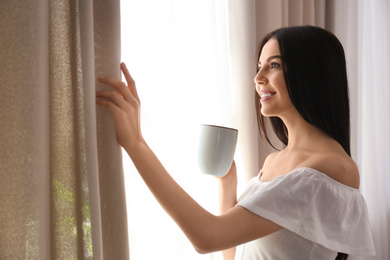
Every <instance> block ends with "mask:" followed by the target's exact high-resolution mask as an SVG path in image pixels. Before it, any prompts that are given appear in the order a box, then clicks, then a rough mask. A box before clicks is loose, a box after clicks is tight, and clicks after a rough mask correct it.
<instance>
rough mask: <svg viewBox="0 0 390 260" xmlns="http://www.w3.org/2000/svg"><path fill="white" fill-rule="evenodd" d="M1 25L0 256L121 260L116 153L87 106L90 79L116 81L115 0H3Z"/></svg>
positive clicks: (101, 121)
mask: <svg viewBox="0 0 390 260" xmlns="http://www.w3.org/2000/svg"><path fill="white" fill-rule="evenodd" d="M0 24H1V26H0V35H1V38H0V61H1V63H0V79H1V81H0V109H1V112H0V124H1V126H0V149H1V150H0V198H1V201H0V259H128V258H129V257H128V255H129V253H128V238H127V222H126V203H125V196H124V185H123V173H122V164H121V154H120V149H119V146H118V144H117V142H116V138H115V132H114V128H113V124H112V121H111V118H110V115H109V114H108V113H107V112H106V111H104V110H102V109H100V108H98V109H97V110H96V106H95V85H96V84H97V83H96V82H95V78H96V76H97V75H99V74H100V75H101V74H104V75H108V76H114V77H118V78H119V77H120V71H119V62H120V24H119V1H113V0H112V1H103V0H97V1H78V0H67V1H62V0H52V1H27V0H26V1H1V3H0ZM103 87H104V86H100V85H96V88H99V89H101V88H103Z"/></svg>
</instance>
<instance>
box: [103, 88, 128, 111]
mask: <svg viewBox="0 0 390 260" xmlns="http://www.w3.org/2000/svg"><path fill="white" fill-rule="evenodd" d="M96 97H97V98H98V99H100V100H101V99H102V98H103V99H109V100H110V101H111V103H112V102H113V103H115V105H116V106H118V107H122V108H123V107H125V106H126V104H127V103H126V101H125V100H124V99H123V97H122V95H121V94H120V93H118V92H117V91H111V90H103V91H99V92H96Z"/></svg>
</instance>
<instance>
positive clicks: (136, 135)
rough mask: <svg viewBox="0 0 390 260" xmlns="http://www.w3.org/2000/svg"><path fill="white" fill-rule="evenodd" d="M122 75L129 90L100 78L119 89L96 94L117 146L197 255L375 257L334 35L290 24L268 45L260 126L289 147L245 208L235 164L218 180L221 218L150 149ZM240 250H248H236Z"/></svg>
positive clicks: (261, 67)
mask: <svg viewBox="0 0 390 260" xmlns="http://www.w3.org/2000/svg"><path fill="white" fill-rule="evenodd" d="M121 69H122V71H123V73H124V76H125V78H126V81H127V85H126V84H125V83H123V82H121V81H119V80H116V79H113V78H106V77H103V78H99V81H100V82H102V83H105V84H108V85H110V86H112V87H113V88H114V89H113V90H110V91H101V92H98V93H97V98H98V99H97V104H99V105H102V106H104V107H106V108H107V109H108V110H109V111H110V112H111V113H112V115H113V117H114V120H115V125H116V131H117V137H118V141H119V143H120V144H121V145H122V146H123V147H124V149H125V150H126V151H127V153H128V154H129V156H130V157H131V159H132V161H133V163H134V165H135V166H136V168H137V170H138V172H139V173H140V175H141V176H142V178H143V179H144V181H145V183H146V184H147V185H148V187H149V189H150V190H151V192H152V193H153V194H154V196H155V197H156V199H157V200H158V201H159V203H160V204H161V205H162V207H163V208H164V209H165V210H166V212H167V213H168V214H169V215H170V216H171V217H172V218H173V219H174V220H175V222H176V223H177V224H178V225H179V226H180V228H181V229H182V230H183V232H184V233H185V235H186V236H187V237H188V239H189V240H190V241H191V243H192V244H193V245H194V247H195V249H196V250H197V251H198V252H200V253H208V252H214V251H220V250H224V256H225V259H234V255H236V259H300V260H302V259H335V258H336V256H337V255H338V256H337V257H338V259H343V258H345V257H346V255H345V254H357V255H370V254H373V253H374V249H373V244H372V238H371V231H370V224H369V220H368V216H367V215H368V214H367V209H366V205H365V201H364V199H363V197H362V196H361V194H360V192H359V190H358V188H359V173H358V169H357V167H356V165H355V163H354V162H353V160H352V159H351V157H350V148H349V104H348V102H349V101H348V86H347V77H346V69H345V58H344V51H343V48H342V46H341V44H340V42H339V41H338V40H337V38H336V37H335V36H333V35H332V34H331V33H329V32H327V31H325V30H323V29H320V28H316V27H311V26H305V27H290V28H282V29H279V30H277V31H274V32H272V33H271V34H269V35H267V36H266V37H265V38H264V40H263V43H262V45H261V55H260V57H259V63H258V73H257V75H256V77H255V83H256V91H257V93H258V95H259V96H260V99H259V98H257V101H256V104H257V108H256V109H257V110H258V112H259V113H258V115H259V116H258V117H259V125H260V130H261V132H262V133H263V134H264V136H265V138H266V139H267V140H268V136H267V133H266V132H265V130H264V129H265V128H264V127H263V126H264V118H263V117H269V118H270V120H271V123H272V126H273V128H274V131H275V133H276V134H277V136H278V137H279V139H280V140H281V141H282V142H283V143H284V144H285V145H286V148H285V149H283V150H282V151H280V152H276V153H272V154H270V155H269V156H268V157H267V158H266V160H265V162H264V165H263V168H262V170H261V172H260V173H259V175H258V176H257V177H255V178H253V179H252V180H251V181H250V182H249V184H248V186H247V188H246V190H245V191H244V193H243V194H242V196H241V198H240V199H239V201H238V202H237V201H236V187H237V178H236V169H235V165H234V164H233V166H232V168H231V170H230V171H229V173H228V174H227V175H226V176H225V177H223V178H221V179H220V191H221V193H220V194H221V198H220V206H221V210H222V211H223V214H222V215H220V216H215V215H212V214H210V213H209V212H207V211H205V210H204V209H203V208H202V207H201V206H200V205H198V204H197V203H196V202H195V201H194V200H193V199H192V198H191V197H190V196H189V195H188V194H187V193H186V192H185V191H184V190H183V189H182V188H181V187H180V186H179V185H178V184H177V183H176V182H175V181H174V180H173V179H172V178H171V176H170V175H169V174H168V172H167V171H166V170H165V169H164V167H163V165H162V164H161V163H160V162H159V160H158V158H157V157H156V156H155V155H154V153H153V152H152V150H151V149H150V148H149V147H148V145H147V143H146V141H145V140H144V139H143V136H142V133H141V129H140V117H139V109H140V100H139V97H138V95H137V91H136V88H135V83H134V80H133V79H132V77H131V76H130V74H129V72H128V70H127V69H126V67H125V65H124V64H121ZM238 245H243V246H241V247H240V248H239V250H236V249H235V247H236V246H238ZM236 251H237V252H236ZM338 252H342V253H344V254H341V253H340V254H338Z"/></svg>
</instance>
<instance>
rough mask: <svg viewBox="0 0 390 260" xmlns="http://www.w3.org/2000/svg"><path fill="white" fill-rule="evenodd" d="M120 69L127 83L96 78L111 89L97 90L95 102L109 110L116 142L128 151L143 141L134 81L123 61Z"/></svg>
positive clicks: (138, 101)
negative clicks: (113, 123) (112, 119)
mask: <svg viewBox="0 0 390 260" xmlns="http://www.w3.org/2000/svg"><path fill="white" fill-rule="evenodd" d="M121 70H122V72H123V75H124V76H125V78H126V82H127V84H126V83H124V82H122V81H120V80H118V79H115V78H110V77H99V78H98V80H99V81H100V82H102V83H105V84H107V85H110V86H111V87H112V88H113V89H112V90H104V91H99V92H97V93H96V97H97V99H96V103H97V104H98V105H101V106H103V107H105V108H107V109H108V110H109V111H110V112H111V114H112V116H113V117H114V121H115V129H116V134H117V138H118V142H119V144H120V145H121V146H122V147H123V148H125V149H126V151H127V152H130V151H131V149H132V147H133V146H135V145H136V144H138V143H140V142H143V141H144V140H143V137H142V133H141V126H140V99H139V97H138V93H137V89H136V87H135V82H134V80H133V78H132V77H131V75H130V73H129V71H128V69H127V68H126V65H125V64H124V63H121Z"/></svg>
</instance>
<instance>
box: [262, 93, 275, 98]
mask: <svg viewBox="0 0 390 260" xmlns="http://www.w3.org/2000/svg"><path fill="white" fill-rule="evenodd" d="M273 95H274V94H271V93H265V94H261V98H265V97H270V96H273Z"/></svg>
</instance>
